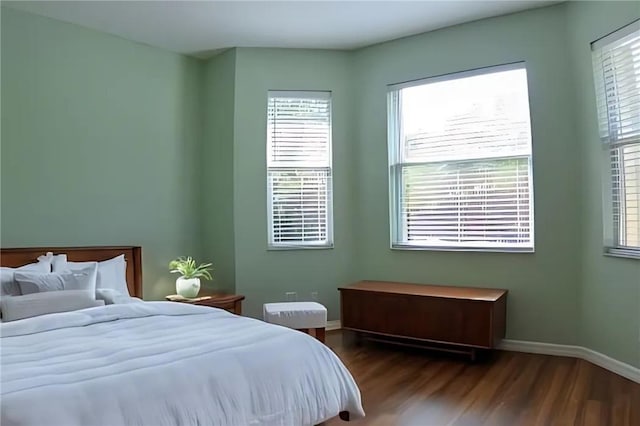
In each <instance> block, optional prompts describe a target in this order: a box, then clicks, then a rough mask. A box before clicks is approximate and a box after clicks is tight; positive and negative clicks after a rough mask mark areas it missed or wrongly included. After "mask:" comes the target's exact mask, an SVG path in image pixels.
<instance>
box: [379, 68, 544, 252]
mask: <svg viewBox="0 0 640 426" xmlns="http://www.w3.org/2000/svg"><path fill="white" fill-rule="evenodd" d="M388 112H389V169H390V170H389V173H390V179H389V181H390V187H391V188H390V193H391V217H392V220H391V228H392V229H391V246H392V247H393V248H408V249H412V248H419V249H435V250H437V249H446V250H486V251H533V247H534V241H533V240H534V238H533V187H532V174H531V129H530V122H529V99H528V91H527V72H526V70H525V68H524V64H522V63H520V64H511V65H505V66H499V67H491V68H485V69H481V70H474V71H468V72H463V73H457V74H451V75H446V76H441V77H434V78H429V79H425V80H421V81H418V82H410V83H403V84H398V85H393V86H390V90H389V95H388Z"/></svg>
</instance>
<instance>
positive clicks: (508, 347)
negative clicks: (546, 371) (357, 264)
mask: <svg viewBox="0 0 640 426" xmlns="http://www.w3.org/2000/svg"><path fill="white" fill-rule="evenodd" d="M341 328H342V324H341V323H340V320H335V321H327V330H328V331H331V330H340V329H341ZM498 349H500V350H503V351H511V352H527V353H531V354H541V355H553V356H568V357H572V358H578V359H582V360H585V361H588V362H590V363H592V364H594V365H597V366H598V367H602V368H604V369H605V370H609V371H611V372H612V373H615V374H617V375H619V376H622V377H624V378H626V379H629V380H631V381H633V382H636V383H640V368H637V367H634V366H633V365H631V364H627V363H625V362H622V361H618V360H617V359H614V358H611V357H610V356H607V355H605V354H603V353H600V352H597V351H594V350H593V349H589V348H585V347H583V346H576V345H560V344H557V343H541V342H530V341H527V340H512V339H503V340H502V342H501V343H500V345H498Z"/></svg>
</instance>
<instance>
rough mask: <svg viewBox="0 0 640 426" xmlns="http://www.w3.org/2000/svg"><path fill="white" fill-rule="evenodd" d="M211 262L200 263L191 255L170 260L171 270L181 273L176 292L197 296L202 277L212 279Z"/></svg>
mask: <svg viewBox="0 0 640 426" xmlns="http://www.w3.org/2000/svg"><path fill="white" fill-rule="evenodd" d="M211 265H212V264H211V263H202V264H200V265H198V264H197V263H196V261H195V260H194V259H193V258H192V257H191V256H187V257H184V256H181V257H179V258H177V259H174V260H172V261H171V262H169V270H170V271H169V272H171V273H172V274H180V276H179V277H178V279H176V293H178V294H179V295H180V296H182V297H189V298H191V297H196V296H197V295H198V292H199V291H200V278H204V279H207V280H211V279H212V278H211V272H210V271H211Z"/></svg>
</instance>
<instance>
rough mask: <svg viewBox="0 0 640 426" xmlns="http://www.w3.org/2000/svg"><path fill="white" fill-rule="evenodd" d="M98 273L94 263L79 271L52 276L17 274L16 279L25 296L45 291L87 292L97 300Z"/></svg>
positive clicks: (31, 273) (58, 273) (55, 273)
mask: <svg viewBox="0 0 640 426" xmlns="http://www.w3.org/2000/svg"><path fill="white" fill-rule="evenodd" d="M97 272H98V264H97V263H95V262H94V264H93V265H92V266H88V267H86V268H83V269H79V270H77V271H68V272H53V273H50V274H39V273H33V272H16V273H15V274H14V277H15V281H16V282H17V283H18V286H19V287H20V292H21V293H22V294H23V295H24V294H31V293H42V292H45V291H59V290H85V291H88V292H89V294H92V295H94V299H95V293H96V277H97Z"/></svg>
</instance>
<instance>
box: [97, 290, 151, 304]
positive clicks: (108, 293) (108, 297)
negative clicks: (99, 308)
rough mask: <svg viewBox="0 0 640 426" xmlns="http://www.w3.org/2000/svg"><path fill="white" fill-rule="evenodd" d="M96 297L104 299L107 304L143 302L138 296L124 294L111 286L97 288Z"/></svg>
mask: <svg viewBox="0 0 640 426" xmlns="http://www.w3.org/2000/svg"><path fill="white" fill-rule="evenodd" d="M96 299H97V300H103V301H104V304H105V305H114V304H117V305H119V304H123V303H136V302H142V300H141V299H139V298H137V297H131V296H129V295H128V294H122V293H120V292H119V291H115V290H112V289H110V288H99V289H98V290H96Z"/></svg>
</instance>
